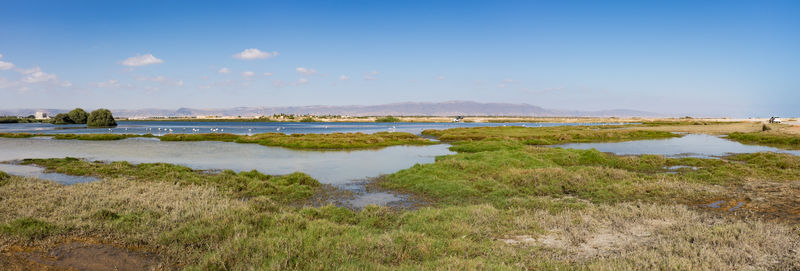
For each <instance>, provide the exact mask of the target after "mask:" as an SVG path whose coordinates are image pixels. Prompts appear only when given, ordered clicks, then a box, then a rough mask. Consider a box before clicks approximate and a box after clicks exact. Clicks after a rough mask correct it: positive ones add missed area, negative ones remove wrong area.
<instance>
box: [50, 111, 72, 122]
mask: <svg viewBox="0 0 800 271" xmlns="http://www.w3.org/2000/svg"><path fill="white" fill-rule="evenodd" d="M53 124H74V122H72V119H70V118H69V115H67V114H65V113H58V114H57V115H56V116H55V117H53Z"/></svg>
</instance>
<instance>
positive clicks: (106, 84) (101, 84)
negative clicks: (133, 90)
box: [89, 79, 120, 88]
mask: <svg viewBox="0 0 800 271" xmlns="http://www.w3.org/2000/svg"><path fill="white" fill-rule="evenodd" d="M89 85H91V86H94V87H98V88H118V87H120V84H119V80H115V79H109V80H108V81H104V82H95V83H89Z"/></svg>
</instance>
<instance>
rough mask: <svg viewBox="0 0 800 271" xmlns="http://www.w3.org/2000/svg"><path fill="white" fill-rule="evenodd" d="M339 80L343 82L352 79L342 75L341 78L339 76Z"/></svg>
mask: <svg viewBox="0 0 800 271" xmlns="http://www.w3.org/2000/svg"><path fill="white" fill-rule="evenodd" d="M339 80H342V81H346V80H350V77H347V75H344V74H342V75H341V76H339Z"/></svg>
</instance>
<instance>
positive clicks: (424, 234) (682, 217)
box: [0, 160, 800, 270]
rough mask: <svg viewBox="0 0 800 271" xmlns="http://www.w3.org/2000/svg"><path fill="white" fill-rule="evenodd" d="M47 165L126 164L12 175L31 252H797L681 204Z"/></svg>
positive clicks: (496, 260)
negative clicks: (345, 200)
mask: <svg viewBox="0 0 800 271" xmlns="http://www.w3.org/2000/svg"><path fill="white" fill-rule="evenodd" d="M37 162H39V163H42V164H46V165H50V166H56V167H66V166H69V168H74V167H85V168H86V170H87V172H95V173H96V172H104V171H106V170H110V171H115V170H117V169H115V168H117V167H121V168H122V169H121V170H119V171H121V172H123V173H124V174H117V173H113V174H111V173H102V174H103V175H105V176H109V177H107V178H105V180H103V181H100V182H94V183H83V184H76V185H71V186H62V185H58V184H55V183H52V182H46V181H39V180H34V179H25V178H20V177H11V178H10V180H9V182H8V183H7V184H6V185H3V186H0V203H2V204H0V244H2V245H4V246H7V247H11V248H13V247H20V249H25V251H27V252H26V253H34V252H36V251H47V250H48V249H52V248H53V247H56V246H57V244H60V243H62V242H64V240H71V239H70V238H72V239H73V240H74V238H82V239H94V240H100V242H113V243H114V244H117V245H118V246H124V247H129V248H131V249H133V248H136V249H137V250H144V251H148V252H152V253H156V254H158V255H161V256H162V257H163V258H162V260H163V261H164V264H165V265H166V266H168V267H178V268H183V269H189V270H198V269H199V270H247V269H272V270H277V269H300V270H319V269H327V268H331V267H336V268H337V269H359V270H366V269H369V270H396V269H493V270H519V269H545V270H554V269H560V270H563V269H603V270H619V269H626V270H637V269H638V270H650V269H784V270H785V269H791V268H797V267H798V266H797V262H798V261H799V260H800V259H798V256H797V255H796V254H794V253H793V252H792V251H796V250H797V249H800V235H798V232H797V229H795V228H792V227H790V226H786V225H783V224H780V223H777V224H776V223H765V222H761V221H758V220H748V221H739V220H736V219H733V218H726V217H719V216H716V215H713V214H709V213H705V212H701V211H697V210H693V209H691V208H689V207H686V206H683V205H676V204H673V203H664V204H656V203H647V202H631V203H625V202H622V203H595V202H591V201H586V200H583V199H580V198H575V197H569V196H556V197H551V196H532V195H520V196H517V197H512V199H511V200H510V201H511V202H516V204H507V205H505V206H497V205H495V204H492V203H469V202H461V203H457V204H452V205H450V204H444V205H439V206H437V207H429V208H422V209H419V210H411V211H403V210H393V209H388V208H385V207H374V206H373V207H367V208H365V209H363V210H359V211H353V210H349V209H345V208H339V207H333V206H325V207H318V208H312V207H292V205H288V204H286V203H282V202H280V201H276V200H272V199H271V198H266V197H252V198H246V199H245V200H242V199H241V198H240V197H239V195H237V194H236V193H231V192H228V191H225V190H228V188H224V186H219V185H217V184H216V183H213V182H209V183H203V182H200V183H194V182H192V183H190V184H186V185H184V184H182V182H181V181H178V183H177V184H176V183H173V181H176V180H181V179H183V178H184V175H182V174H179V175H176V176H174V177H171V178H166V179H165V178H163V177H158V175H159V174H151V173H149V172H151V171H152V170H148V168H147V167H144V168H141V169H132V170H131V169H130V168H129V166H127V165H117V164H116V163H112V164H111V165H109V166H97V165H93V164H94V163H87V162H82V161H81V162H80V163H87V164H80V163H79V162H76V161H68V160H44V161H41V160H40V161H37ZM72 163H78V164H72ZM169 172H173V170H169V171H166V172H163V173H165V174H169ZM111 176H114V177H111ZM158 178H162V179H160V180H159V181H152V180H151V179H158ZM190 178H191V177H190ZM145 179H146V180H151V181H146V180H145ZM30 206H36V208H30ZM8 255H13V253H12V254H0V257H2V256H7V257H11V256H8ZM742 255H748V256H747V257H742ZM86 260H91V259H86Z"/></svg>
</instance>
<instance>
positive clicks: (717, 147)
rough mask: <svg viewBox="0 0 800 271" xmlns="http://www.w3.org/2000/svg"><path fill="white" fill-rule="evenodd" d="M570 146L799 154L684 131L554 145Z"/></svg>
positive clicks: (627, 151) (687, 153)
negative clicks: (664, 136) (679, 134)
mask: <svg viewBox="0 0 800 271" xmlns="http://www.w3.org/2000/svg"><path fill="white" fill-rule="evenodd" d="M557 147H562V148H569V149H584V150H585V149H597V150H598V151H601V152H611V153H615V154H619V155H640V154H659V155H664V156H671V157H700V158H713V157H719V156H724V155H728V154H733V153H754V152H779V153H789V154H794V155H800V151H789V150H783V149H778V148H773V147H767V146H756V145H745V144H742V143H739V142H734V141H730V140H727V139H724V138H721V137H717V136H710V135H697V134H687V135H684V136H683V137H676V138H670V139H658V140H638V141H627V142H613V143H574V144H563V145H557Z"/></svg>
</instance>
